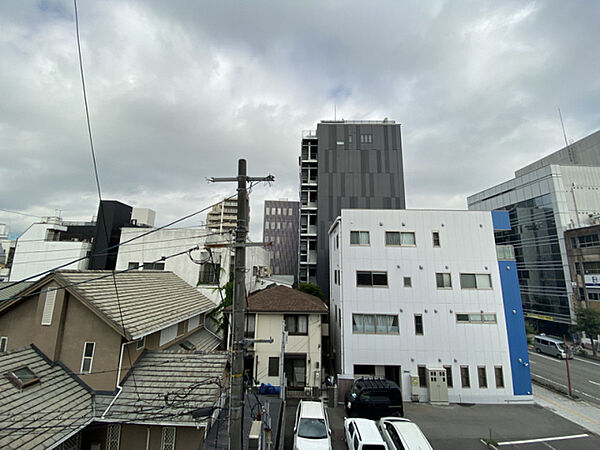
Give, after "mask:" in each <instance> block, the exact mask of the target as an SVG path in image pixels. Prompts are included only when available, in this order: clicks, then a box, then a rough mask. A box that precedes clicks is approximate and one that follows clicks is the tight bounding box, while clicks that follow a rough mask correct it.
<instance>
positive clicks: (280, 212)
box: [263, 199, 300, 283]
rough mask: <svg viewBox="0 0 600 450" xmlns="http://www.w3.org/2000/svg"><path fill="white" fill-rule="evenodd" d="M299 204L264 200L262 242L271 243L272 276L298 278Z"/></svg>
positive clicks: (287, 201)
mask: <svg viewBox="0 0 600 450" xmlns="http://www.w3.org/2000/svg"><path fill="white" fill-rule="evenodd" d="M299 215H300V203H299V202H296V201H289V200H287V199H280V200H265V215H264V221H263V222H264V225H263V241H264V242H272V243H273V245H272V246H271V248H270V250H271V269H272V270H273V275H293V276H294V281H295V282H296V283H297V281H298V280H297V276H298V236H299V233H298V225H299V222H300V221H299Z"/></svg>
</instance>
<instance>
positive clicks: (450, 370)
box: [329, 209, 532, 403]
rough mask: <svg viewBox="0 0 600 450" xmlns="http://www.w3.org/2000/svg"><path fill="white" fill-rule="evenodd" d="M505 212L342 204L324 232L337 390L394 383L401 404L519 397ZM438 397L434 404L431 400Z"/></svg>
mask: <svg viewBox="0 0 600 450" xmlns="http://www.w3.org/2000/svg"><path fill="white" fill-rule="evenodd" d="M509 226H510V225H509V223H508V213H505V212H494V213H491V212H483V211H434V210H365V209H356V210H353V209H342V211H341V215H340V217H339V218H338V219H337V220H336V221H335V222H334V224H333V225H332V226H331V228H330V230H329V246H330V256H331V257H330V264H331V265H330V271H331V281H330V291H331V296H330V307H329V313H330V321H329V322H330V339H331V341H332V348H333V355H332V356H333V359H334V361H335V366H336V370H337V373H338V380H339V381H338V382H339V385H340V390H341V391H344V390H345V387H346V386H348V385H349V384H350V383H351V382H352V379H354V378H356V377H358V376H364V375H375V376H385V377H386V378H388V379H392V380H394V381H396V382H397V383H398V384H399V385H400V387H401V389H402V393H403V397H404V399H405V400H408V399H411V398H412V399H413V400H415V401H438V402H442V403H443V402H463V403H464V402H471V403H506V402H531V401H532V390H531V377H530V371H529V360H528V353H527V341H526V336H525V327H524V318H523V313H522V309H521V298H520V295H519V288H518V281H517V275H516V263H515V261H514V256H513V249H512V247H510V246H497V245H496V242H495V236H494V233H495V231H496V230H506V229H507V228H508V227H509ZM440 395H441V398H440Z"/></svg>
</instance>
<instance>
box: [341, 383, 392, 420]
mask: <svg viewBox="0 0 600 450" xmlns="http://www.w3.org/2000/svg"><path fill="white" fill-rule="evenodd" d="M344 408H345V409H346V415H347V416H348V417H365V418H372V419H379V418H380V417H382V416H390V415H397V416H401V417H402V416H403V415H404V407H403V405H402V392H401V391H400V388H399V387H398V385H397V384H396V383H394V382H393V381H390V380H386V379H385V378H359V379H358V380H355V381H354V384H353V385H352V389H350V390H349V391H348V392H346V395H345V398H344Z"/></svg>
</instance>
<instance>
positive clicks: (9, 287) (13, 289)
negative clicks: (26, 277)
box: [0, 281, 33, 303]
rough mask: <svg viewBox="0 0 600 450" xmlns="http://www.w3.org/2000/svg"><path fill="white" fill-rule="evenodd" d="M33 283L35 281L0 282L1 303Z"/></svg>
mask: <svg viewBox="0 0 600 450" xmlns="http://www.w3.org/2000/svg"><path fill="white" fill-rule="evenodd" d="M32 284H33V281H23V282H21V283H17V282H14V281H12V282H6V283H0V303H2V302H3V301H4V300H8V299H9V298H12V297H14V296H15V295H17V294H18V293H19V292H21V291H22V290H24V289H27V288H28V287H29V286H31V285H32Z"/></svg>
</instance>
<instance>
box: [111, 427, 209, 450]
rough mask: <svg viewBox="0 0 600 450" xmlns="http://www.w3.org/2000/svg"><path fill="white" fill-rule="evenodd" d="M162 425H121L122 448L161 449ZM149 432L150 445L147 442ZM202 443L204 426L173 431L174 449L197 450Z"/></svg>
mask: <svg viewBox="0 0 600 450" xmlns="http://www.w3.org/2000/svg"><path fill="white" fill-rule="evenodd" d="M162 430H163V427H160V426H155V425H148V426H147V425H122V426H121V442H120V446H119V447H120V448H122V449H146V448H148V449H149V450H161V441H162ZM148 433H150V445H149V446H148V447H146V443H147V442H148V441H147V440H148ZM203 443H204V428H200V429H199V430H198V429H196V428H194V427H177V429H176V431H175V450H197V449H199V448H201V447H202V444H203Z"/></svg>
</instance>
